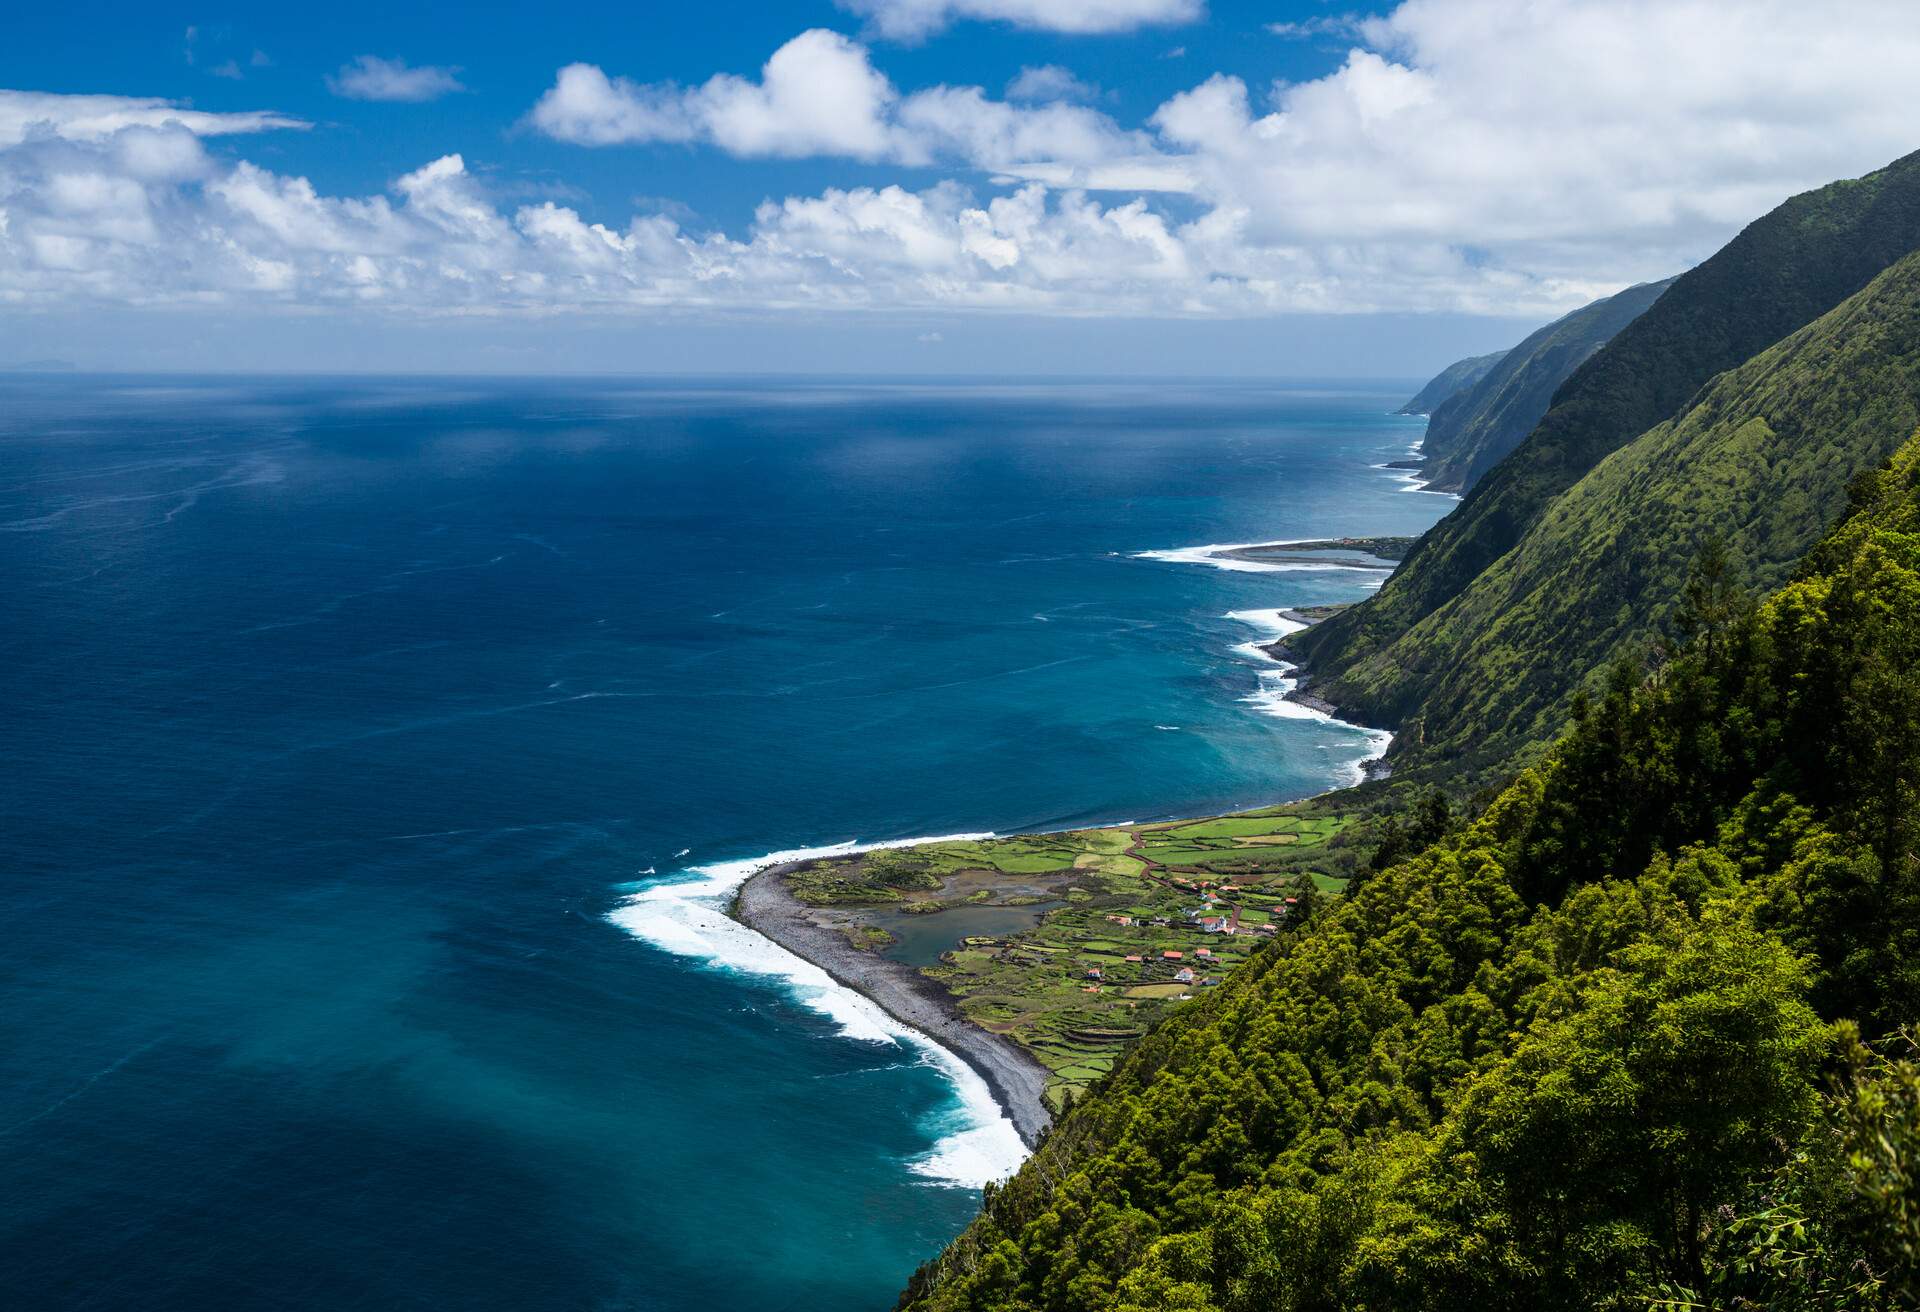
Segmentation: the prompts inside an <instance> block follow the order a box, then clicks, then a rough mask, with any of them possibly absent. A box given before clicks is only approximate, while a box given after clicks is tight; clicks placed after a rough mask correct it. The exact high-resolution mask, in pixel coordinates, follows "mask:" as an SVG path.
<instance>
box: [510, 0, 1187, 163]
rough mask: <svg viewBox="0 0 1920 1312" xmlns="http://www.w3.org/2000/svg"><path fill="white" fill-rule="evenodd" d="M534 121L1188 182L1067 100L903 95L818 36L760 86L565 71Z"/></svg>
mask: <svg viewBox="0 0 1920 1312" xmlns="http://www.w3.org/2000/svg"><path fill="white" fill-rule="evenodd" d="M1029 72H1032V73H1040V78H1039V80H1040V81H1045V80H1047V78H1048V76H1049V75H1048V74H1047V73H1045V72H1043V71H1041V70H1029ZM1055 72H1057V73H1065V70H1064V69H1061V70H1055ZM1067 77H1068V79H1069V80H1071V74H1068V75H1067ZM1053 80H1054V81H1055V83H1056V84H1057V82H1058V79H1057V78H1054V79H1053ZM1076 85H1078V84H1076ZM528 121H529V122H530V123H531V124H532V125H533V126H534V127H535V128H537V129H538V130H539V131H541V132H544V133H546V134H547V135H548V136H551V137H554V138H557V139H558V140H561V141H569V142H573V143H575V144H577V145H585V146H611V145H621V144H631V143H639V142H662V141H664V142H701V143H706V144H711V145H714V146H718V147H719V148H720V149H722V150H725V151H727V152H728V153H730V154H733V155H739V156H742V157H748V158H753V157H765V156H803V155H832V156H843V157H847V158H851V159H858V160H864V161H869V162H877V161H886V162H892V163H897V164H905V165H913V166H927V165H932V164H937V163H961V164H965V165H967V166H969V167H971V168H975V169H979V170H983V171H987V172H993V173H1002V174H1007V175H1009V176H1012V177H1017V178H1032V179H1037V180H1041V181H1045V182H1048V183H1049V184H1051V185H1055V186H1082V187H1094V188H1106V189H1116V190H1172V191H1178V190H1184V189H1186V188H1187V187H1188V186H1189V185H1190V181H1189V179H1188V177H1187V175H1186V174H1185V172H1184V171H1183V170H1182V168H1181V166H1180V163H1179V161H1177V160H1170V159H1167V158H1165V157H1163V156H1161V155H1160V154H1159V153H1158V152H1156V150H1155V149H1154V147H1153V144H1152V142H1151V141H1150V140H1149V139H1148V138H1147V137H1146V135H1145V134H1143V133H1139V132H1126V131H1123V130H1122V129H1121V128H1120V127H1118V126H1117V125H1116V124H1115V123H1114V122H1113V120H1112V119H1110V118H1108V117H1107V116H1106V115H1104V114H1101V113H1098V112H1096V111H1094V110H1091V109H1088V108H1086V107H1084V106H1081V105H1077V104H1069V103H1066V102H1065V101H1064V100H1059V99H1056V100H1053V101H1051V102H1049V103H1046V104H1040V105H1031V104H1018V105H1016V104H1012V103H1009V102H1007V101H997V100H993V99H990V98H989V97H988V96H987V94H986V93H985V92H984V91H983V90H981V89H980V88H979V87H948V86H937V87H930V88H927V89H925V90H922V91H916V92H914V93H913V94H912V95H908V96H902V95H901V94H900V92H899V91H898V90H896V89H895V87H894V85H893V83H892V82H891V81H889V80H888V79H887V77H886V76H885V75H884V74H882V73H881V72H880V71H879V70H878V69H876V68H875V67H874V66H873V61H872V58H871V56H870V54H869V52H868V51H867V49H866V48H865V47H864V46H861V45H859V44H857V43H856V42H853V41H849V40H848V39H847V38H846V37H844V36H841V35H839V34H837V33H834V32H829V31H826V30H824V29H818V28H816V29H814V30H812V31H808V32H803V33H801V34H800V35H799V36H797V37H795V38H793V40H791V41H789V42H787V43H786V44H785V45H783V46H781V47H780V48H779V49H778V50H776V51H775V52H774V53H773V56H772V58H770V59H768V60H767V62H766V65H765V67H764V68H763V69H762V70H761V73H760V78H759V80H758V81H752V80H749V79H746V78H741V77H736V76H734V75H732V74H721V75H719V76H717V77H713V78H710V79H709V80H708V81H706V82H705V83H703V84H701V85H700V86H697V87H679V86H675V85H673V84H671V83H648V84H640V83H635V82H630V81H628V80H627V79H625V78H619V77H609V76H608V75H607V74H606V73H605V72H604V71H602V70H601V69H599V68H597V67H595V66H593V65H591V64H570V65H568V66H567V67H566V68H563V69H561V70H560V72H559V74H558V75H557V76H556V78H555V79H554V84H553V86H552V87H551V88H550V89H549V90H548V91H547V92H546V93H545V94H544V95H542V96H541V97H540V100H539V101H538V102H537V103H536V104H535V105H534V107H533V110H532V112H531V113H530V114H529V115H528Z"/></svg>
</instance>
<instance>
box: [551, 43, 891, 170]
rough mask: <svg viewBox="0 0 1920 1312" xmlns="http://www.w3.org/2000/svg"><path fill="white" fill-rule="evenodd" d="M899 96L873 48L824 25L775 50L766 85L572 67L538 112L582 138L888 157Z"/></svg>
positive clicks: (569, 135) (750, 152)
mask: <svg viewBox="0 0 1920 1312" xmlns="http://www.w3.org/2000/svg"><path fill="white" fill-rule="evenodd" d="M896 99H897V96H896V93H895V92H894V89H893V86H892V84H891V83H889V82H888V81H887V79H886V78H885V77H884V76H882V75H881V74H880V72H879V71H878V70H876V69H875V68H874V67H873V64H872V63H871V62H870V61H869V60H868V58H867V52H866V50H865V49H864V48H862V47H861V46H858V45H855V44H854V43H853V42H851V41H849V40H847V39H846V38H845V37H843V36H840V35H839V34H838V33H834V32H829V31H826V30H825V29H823V28H815V29H813V30H811V31H807V32H802V33H801V34H800V35H799V36H797V37H795V38H793V40H791V41H789V42H787V43H786V44H785V45H783V46H781V47H780V48H779V49H778V50H776V51H774V52H773V57H772V58H770V59H768V60H767V62H766V66H765V67H764V68H763V69H762V70H761V75H760V80H759V81H758V82H751V81H748V80H747V79H745V78H741V77H735V76H733V75H732V74H730V73H722V74H719V75H718V76H715V77H713V78H710V79H708V80H707V81H706V82H705V83H703V84H702V85H700V86H698V87H691V88H681V87H676V86H674V85H672V84H671V83H656V84H652V85H646V86H642V85H638V84H635V83H633V82H629V81H627V80H626V79H625V78H609V77H608V76H607V75H606V74H605V73H603V72H602V71H601V70H600V69H598V68H596V67H594V66H593V65H591V64H570V65H568V66H567V67H566V68H563V69H561V70H560V73H559V75H558V76H557V77H556V79H555V81H554V85H553V87H552V88H551V89H550V90H548V91H547V93H546V94H545V95H543V96H541V97H540V100H539V102H538V103H537V104H535V105H534V107H533V112H532V113H531V115H529V119H530V121H531V122H532V124H533V125H534V126H535V127H536V128H538V129H540V131H542V132H544V133H546V134H547V135H548V136H551V137H556V138H558V139H559V140H561V141H571V142H574V143H576V144H579V145H589V146H604V145H613V144H615V143H619V142H637V141H710V142H712V143H713V144H714V145H717V146H719V147H720V148H721V149H723V150H726V151H728V152H730V153H732V154H735V155H746V156H766V155H787V156H792V155H846V156H850V157H852V158H855V159H880V158H883V157H887V156H890V155H892V154H894V153H895V150H894V145H895V143H894V139H893V134H892V131H891V129H890V127H889V125H888V123H887V121H886V117H887V112H888V109H889V107H890V106H891V105H892V103H893V102H894V101H895V100H896Z"/></svg>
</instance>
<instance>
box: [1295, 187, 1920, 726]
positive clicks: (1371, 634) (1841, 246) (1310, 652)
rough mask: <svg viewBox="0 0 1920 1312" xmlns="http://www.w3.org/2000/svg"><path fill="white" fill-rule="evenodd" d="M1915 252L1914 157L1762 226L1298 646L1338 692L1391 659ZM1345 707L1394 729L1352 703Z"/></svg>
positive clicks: (1617, 345) (1618, 342)
mask: <svg viewBox="0 0 1920 1312" xmlns="http://www.w3.org/2000/svg"><path fill="white" fill-rule="evenodd" d="M1916 248H1920V154H1916V155H1910V156H1907V157H1906V158H1904V159H1901V160H1899V161H1897V162H1895V163H1894V164H1891V165H1889V166H1888V167H1886V168H1884V169H1881V170H1879V171H1878V172H1875V173H1872V174H1869V175H1867V176H1866V177H1864V178H1860V179H1856V180H1852V181H1846V182H1839V183H1835V184H1833V185H1831V186H1827V187H1823V188H1821V189H1819V190H1818V191H1812V192H1808V193H1806V194H1804V195H1801V196H1797V197H1795V198H1793V199H1792V200H1789V201H1787V202H1786V203H1785V204H1783V205H1781V206H1780V207H1779V208H1778V209H1776V210H1774V211H1773V212H1772V213H1770V214H1768V215H1766V216H1764V217H1763V218H1761V219H1758V220H1756V221H1755V222H1754V223H1752V224H1751V225H1749V226H1748V227H1747V229H1746V230H1745V231H1744V232H1742V233H1741V234H1740V235H1739V236H1738V237H1736V238H1735V239H1734V240H1733V241H1732V242H1730V243H1728V244H1727V246H1726V247H1724V248H1723V249H1722V250H1721V251H1720V252H1719V253H1718V254H1716V255H1714V256H1713V257H1712V258H1710V259H1708V260H1706V261H1705V262H1704V263H1702V264H1700V265H1699V266H1698V267H1696V268H1694V269H1692V270H1690V271H1689V272H1688V273H1686V274H1684V275H1682V276H1681V277H1680V278H1678V279H1677V280H1675V282H1674V283H1673V285H1672V286H1671V287H1670V288H1668V290H1667V291H1666V292H1665V294H1663V295H1662V296H1661V297H1660V298H1659V300H1657V301H1656V302H1655V303H1654V304H1653V306H1652V307H1651V308H1649V309H1648V310H1647V312H1646V313H1644V314H1642V315H1641V316H1640V317H1639V318H1638V319H1635V320H1634V321H1633V322H1632V323H1631V324H1629V325H1628V326H1627V327H1626V328H1625V329H1623V330H1622V331H1621V332H1620V333H1619V334H1618V335H1616V336H1615V337H1614V338H1613V340H1612V341H1610V342H1609V343H1608V344H1607V345H1606V346H1605V347H1604V348H1603V349H1602V350H1600V351H1599V352H1598V353H1596V354H1595V355H1594V356H1593V358H1592V359H1590V360H1588V361H1587V362H1586V364H1584V365H1583V366H1581V367H1580V368H1579V369H1578V370H1577V371H1576V372H1575V373H1574V374H1573V376H1572V377H1571V378H1569V379H1568V380H1567V382H1566V383H1565V385H1564V386H1563V387H1562V388H1561V389H1560V391H1559V393H1558V394H1557V395H1556V396H1555V397H1554V401H1553V406H1552V408H1551V409H1550V410H1549V411H1548V412H1547V414H1546V416H1545V417H1544V418H1543V419H1542V420H1541V421H1540V424H1539V425H1538V426H1537V427H1536V428H1535V429H1534V431H1533V432H1532V433H1531V434H1530V435H1529V436H1528V437H1527V439H1526V440H1525V441H1524V442H1522V443H1521V444H1520V446H1519V447H1518V448H1516V449H1515V450H1514V451H1513V452H1512V453H1511V454H1510V455H1509V456H1508V457H1507V458H1506V459H1505V460H1503V461H1501V462H1500V463H1499V464H1498V465H1497V466H1495V468H1494V469H1493V470H1492V471H1491V472H1490V473H1489V474H1488V475H1487V476H1486V477H1485V478H1483V479H1482V480H1481V481H1480V482H1479V483H1478V484H1477V485H1475V486H1474V487H1473V489H1472V490H1471V491H1469V492H1468V494H1467V496H1466V499H1465V500H1464V501H1463V502H1462V503H1461V505H1460V506H1459V507H1458V508H1457V509H1455V510H1454V512H1453V513H1452V514H1451V515H1449V516H1448V517H1447V518H1446V519H1445V520H1443V521H1441V523H1439V524H1438V525H1436V526H1435V527H1434V528H1433V529H1432V530H1430V531H1429V532H1428V533H1427V534H1426V535H1425V536H1424V537H1423V538H1422V539H1421V540H1420V542H1419V543H1418V544H1417V545H1416V546H1415V548H1414V550H1413V551H1412V552H1411V553H1410V554H1409V555H1408V557H1407V559H1406V561H1405V562H1404V563H1403V564H1402V565H1401V567H1400V568H1399V569H1398V570H1397V571H1396V572H1395V574H1394V576H1393V577H1392V578H1391V579H1390V580H1389V581H1388V583H1387V584H1386V586H1385V587H1384V588H1382V589H1381V590H1380V592H1379V593H1378V594H1377V595H1376V596H1374V597H1373V598H1371V599H1369V600H1368V601H1367V602H1365V603H1364V604H1362V605H1358V606H1354V607H1352V608H1351V609H1349V610H1347V611H1346V612H1344V613H1342V614H1341V615H1339V616H1337V617H1335V618H1334V619H1332V620H1329V621H1328V622H1327V623H1325V624H1321V625H1318V626H1316V627H1315V628H1314V629H1313V630H1312V631H1311V632H1309V633H1306V634H1302V635H1300V637H1299V639H1298V641H1297V644H1296V646H1297V648H1298V650H1299V651H1300V652H1302V653H1303V654H1304V656H1305V657H1306V659H1307V660H1308V662H1309V663H1310V665H1311V666H1312V667H1313V669H1314V670H1315V671H1316V672H1317V673H1318V674H1319V676H1320V677H1321V678H1322V679H1323V681H1328V682H1335V683H1337V682H1338V681H1339V680H1340V679H1341V677H1342V676H1343V675H1344V674H1345V672H1346V671H1347V670H1348V669H1349V668H1351V667H1352V666H1353V665H1354V664H1355V663H1356V662H1358V661H1360V660H1362V659H1364V658H1366V657H1368V656H1369V655H1371V654H1373V653H1375V652H1384V653H1386V656H1385V658H1386V659H1388V660H1392V659H1393V656H1392V653H1391V651H1390V650H1389V649H1390V648H1391V647H1392V646H1393V645H1394V644H1395V643H1396V642H1397V641H1398V639H1399V638H1400V637H1401V636H1402V635H1404V634H1405V633H1406V632H1407V631H1408V630H1409V629H1411V628H1412V627H1413V626H1414V625H1416V624H1418V623H1419V622H1420V621H1421V620H1422V619H1424V618H1425V617H1426V616H1427V615H1429V614H1431V613H1432V612H1433V611H1435V610H1437V609H1439V608H1440V607H1441V606H1443V605H1445V604H1446V603H1447V602H1448V601H1451V600H1452V599H1453V598H1454V597H1456V596H1458V595H1460V593H1461V592H1463V591H1465V589H1466V588H1467V586H1468V585H1469V584H1471V583H1472V581H1473V580H1474V579H1475V578H1477V577H1478V576H1479V575H1480V574H1481V572H1482V571H1484V570H1485V569H1487V568H1488V567H1489V566H1490V565H1492V564H1493V562H1494V561H1496V560H1498V559H1499V558H1500V557H1501V556H1503V555H1505V554H1506V552H1507V551H1509V550H1510V549H1511V548H1512V547H1513V546H1514V544H1515V543H1516V542H1518V541H1519V540H1520V538H1521V536H1522V535H1523V534H1524V533H1525V532H1526V530H1527V529H1528V528H1530V527H1531V526H1532V525H1533V524H1534V523H1535V522H1536V521H1537V520H1538V519H1539V518H1540V516H1541V515H1542V514H1544V513H1545V511H1546V509H1547V507H1548V506H1549V505H1550V504H1551V503H1552V501H1553V500H1554V498H1555V497H1557V496H1559V495H1560V494H1561V493H1562V492H1564V491H1565V490H1566V489H1567V488H1569V487H1571V486H1573V484H1575V483H1576V482H1578V481H1579V480H1580V479H1581V478H1582V477H1583V476H1585V474H1586V473H1587V472H1588V471H1589V470H1591V469H1592V468H1593V467H1594V466H1595V465H1597V464H1598V463H1599V462H1600V461H1601V460H1602V459H1604V458H1605V457H1606V456H1607V455H1608V454H1610V453H1611V452H1613V451H1615V450H1617V449H1618V448H1619V447H1621V446H1623V445H1625V444H1626V443H1627V442H1629V441H1631V440H1632V439H1633V438H1635V437H1637V436H1639V435H1640V434H1641V433H1644V432H1646V431H1647V430H1648V429H1650V428H1652V427H1653V426H1655V425H1656V424H1658V423H1660V422H1662V421H1663V420H1666V419H1668V418H1670V417H1672V416H1673V415H1674V414H1675V413H1676V412H1677V411H1678V410H1679V409H1680V408H1681V406H1682V405H1684V404H1685V403H1686V401H1687V400H1688V398H1690V397H1691V396H1692V395H1693V394H1694V392H1696V391H1697V390H1698V389H1699V388H1700V387H1701V386H1702V385H1704V384H1705V383H1707V382H1708V381H1709V380H1710V379H1712V378H1713V377H1714V376H1715V375H1717V374H1719V373H1722V372H1724V371H1725V370H1727V369H1731V368H1734V367H1736V366H1738V365H1740V364H1742V363H1744V362H1745V361H1747V360H1748V359H1750V358H1752V357H1753V356H1754V355H1755V354H1757V353H1759V352H1760V351H1762V350H1764V349H1766V348H1767V347H1769V346H1771V345H1773V344H1774V343H1775V342H1778V341H1779V340H1780V339H1781V338H1783V337H1785V336H1786V335H1787V334H1789V333H1791V332H1793V331H1795V330H1796V329H1799V328H1801V327H1804V326H1805V325H1806V324H1808V323H1811V322H1812V321H1813V320H1815V319H1817V318H1818V317H1820V316H1821V315H1822V314H1825V313H1826V312H1827V311H1828V310H1831V309H1832V308H1833V307H1834V306H1836V305H1838V304H1839V303H1840V302H1842V301H1844V300H1846V299H1847V298H1848V297H1849V296H1851V295H1853V294H1854V293H1855V292H1857V291H1859V290H1860V289H1861V288H1862V287H1864V286H1866V284H1867V283H1868V282H1870V281H1871V280H1872V279H1873V278H1874V277H1875V276H1877V275H1878V274H1879V273H1880V272H1881V271H1882V270H1884V269H1886V268H1887V267H1889V266H1890V265H1892V264H1893V263H1894V262H1896V261H1897V260H1899V259H1901V258H1902V257H1904V256H1905V255H1906V254H1908V253H1909V252H1910V251H1913V250H1914V249H1916ZM1415 673H1416V674H1417V673H1418V672H1417V671H1416V672H1415ZM1356 691H1357V690H1356ZM1350 707H1351V709H1352V710H1353V711H1354V712H1355V713H1356V714H1359V715H1361V716H1363V717H1365V716H1371V717H1373V718H1375V719H1383V718H1385V717H1384V716H1383V715H1382V713H1381V712H1380V711H1379V710H1378V709H1376V708H1375V707H1373V706H1372V705H1370V704H1368V703H1367V702H1366V701H1364V700H1360V699H1358V698H1357V697H1356V699H1355V700H1353V701H1352V702H1351V703H1350Z"/></svg>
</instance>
